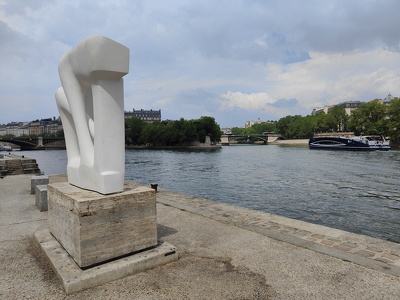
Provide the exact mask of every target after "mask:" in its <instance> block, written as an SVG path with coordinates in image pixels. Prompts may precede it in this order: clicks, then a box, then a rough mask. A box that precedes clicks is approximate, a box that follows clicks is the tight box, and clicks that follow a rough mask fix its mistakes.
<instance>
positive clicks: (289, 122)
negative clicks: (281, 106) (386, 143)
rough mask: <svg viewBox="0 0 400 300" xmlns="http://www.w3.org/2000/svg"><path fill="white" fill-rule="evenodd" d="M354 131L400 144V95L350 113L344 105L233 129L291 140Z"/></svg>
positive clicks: (235, 132) (371, 102)
mask: <svg viewBox="0 0 400 300" xmlns="http://www.w3.org/2000/svg"><path fill="white" fill-rule="evenodd" d="M346 131H352V132H354V134H355V135H382V136H385V137H390V139H391V141H392V142H394V143H397V144H398V143H400V98H394V99H392V100H391V101H390V102H389V104H388V105H385V104H383V103H381V102H378V101H370V102H367V103H364V104H362V105H361V106H360V107H359V108H357V109H355V110H354V111H353V112H352V115H351V116H348V115H347V114H346V112H345V110H344V108H343V107H341V106H339V105H337V106H334V107H333V108H332V109H331V110H330V111H329V112H328V113H327V114H325V113H324V112H320V113H317V114H315V115H308V116H305V117H303V116H300V115H294V116H291V115H289V116H286V117H283V118H281V119H279V121H277V122H268V123H261V124H255V125H253V126H252V127H249V128H238V127H234V128H232V133H234V134H262V133H263V132H274V133H279V134H282V135H283V136H285V137H286V138H287V139H300V138H304V139H307V138H312V137H313V135H314V134H316V133H325V132H346Z"/></svg>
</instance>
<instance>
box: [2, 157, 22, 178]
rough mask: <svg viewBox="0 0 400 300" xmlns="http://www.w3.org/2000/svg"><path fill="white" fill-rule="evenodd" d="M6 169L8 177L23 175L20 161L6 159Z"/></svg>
mask: <svg viewBox="0 0 400 300" xmlns="http://www.w3.org/2000/svg"><path fill="white" fill-rule="evenodd" d="M6 167H7V171H8V175H18V174H24V170H23V169H22V164H21V160H20V159H7V160H6Z"/></svg>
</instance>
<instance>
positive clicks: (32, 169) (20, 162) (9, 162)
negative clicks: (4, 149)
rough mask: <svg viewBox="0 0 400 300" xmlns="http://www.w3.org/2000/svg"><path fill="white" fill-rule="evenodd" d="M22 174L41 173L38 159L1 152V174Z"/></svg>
mask: <svg viewBox="0 0 400 300" xmlns="http://www.w3.org/2000/svg"><path fill="white" fill-rule="evenodd" d="M20 174H40V169H39V166H38V164H37V163H36V159H32V158H27V157H24V156H18V155H15V154H10V153H9V154H2V153H0V176H6V175H20Z"/></svg>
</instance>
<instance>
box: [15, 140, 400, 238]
mask: <svg viewBox="0 0 400 300" xmlns="http://www.w3.org/2000/svg"><path fill="white" fill-rule="evenodd" d="M21 154H23V153H21ZM26 156H28V157H33V158H36V159H37V161H38V163H39V166H40V168H41V169H42V170H43V171H44V172H45V173H46V174H60V173H65V171H66V163H67V161H66V153H65V151H60V150H54V151H51V150H50V151H31V152H27V153H26ZM399 166H400V152H399V151H388V152H379V151H375V152H348V151H343V152H341V151H329V150H328V151H316V150H309V149H308V148H305V147H281V146H271V145H268V146H229V147H224V148H223V149H221V150H218V151H212V152H190V151H164V150H152V151H150V150H127V151H126V178H127V179H128V180H133V181H137V182H140V183H144V184H150V183H158V184H159V187H161V188H166V189H170V190H173V191H177V192H182V193H186V194H190V195H195V196H199V197H204V198H208V199H212V200H216V201H221V202H226V203H229V204H233V205H238V206H243V207H248V208H251V209H257V210H261V211H265V212H269V213H274V214H278V215H283V216H286V217H289V218H294V219H299V220H303V221H307V222H313V223H317V224H322V225H326V226H330V227H334V228H339V229H342V230H346V231H351V232H355V233H360V234H365V235H369V236H373V237H378V238H382V239H387V240H391V241H396V242H400V218H399V216H400V215H399V210H400V197H399V195H400V193H399V191H400V187H399V184H398V180H399V171H398V170H399Z"/></svg>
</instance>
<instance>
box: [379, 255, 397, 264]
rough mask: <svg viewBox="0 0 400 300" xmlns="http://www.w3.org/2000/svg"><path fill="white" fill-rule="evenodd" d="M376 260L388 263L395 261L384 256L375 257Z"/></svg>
mask: <svg viewBox="0 0 400 300" xmlns="http://www.w3.org/2000/svg"><path fill="white" fill-rule="evenodd" d="M375 260H377V261H380V262H384V263H387V264H392V263H393V261H391V260H390V259H387V258H384V257H378V258H375Z"/></svg>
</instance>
